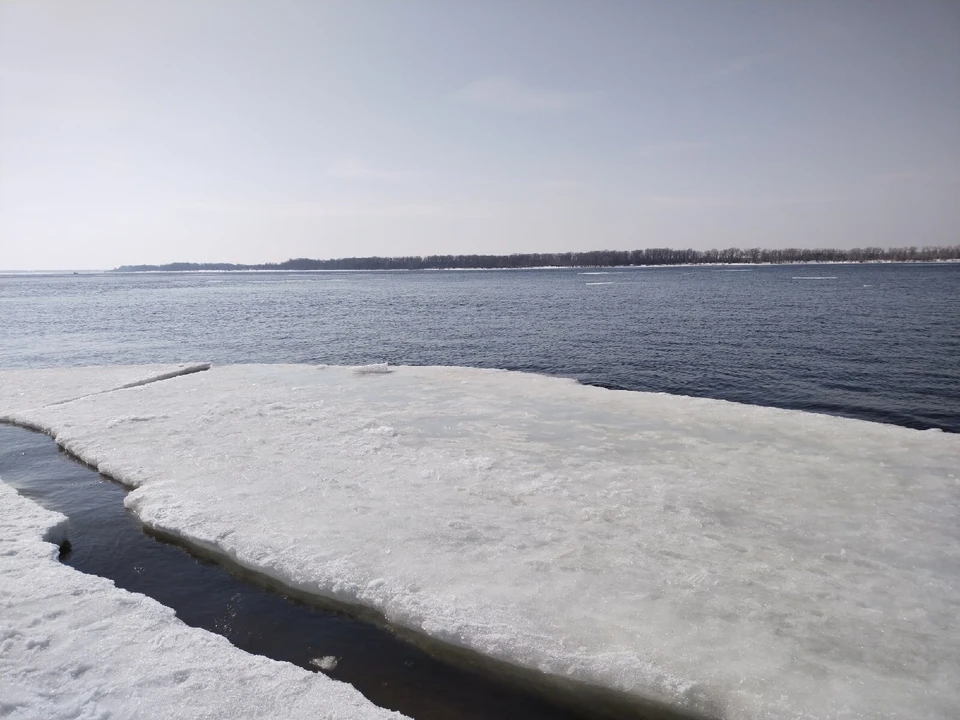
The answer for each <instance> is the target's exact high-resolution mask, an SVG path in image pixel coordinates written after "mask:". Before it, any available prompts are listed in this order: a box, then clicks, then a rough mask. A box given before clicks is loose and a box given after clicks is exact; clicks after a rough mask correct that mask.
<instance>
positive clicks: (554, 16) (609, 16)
mask: <svg viewBox="0 0 960 720" xmlns="http://www.w3.org/2000/svg"><path fill="white" fill-rule="evenodd" d="M958 29H960V2H941V1H939V0H920V1H918V2H911V3H902V2H896V1H890V0H850V1H848V2H843V3H836V2H825V1H812V2H800V1H799V0H798V1H796V2H781V3H761V2H733V1H732V0H731V1H713V0H710V1H694V0H679V1H677V2H669V3H668V2H634V3H629V4H627V3H623V4H613V3H610V4H588V3H581V2H533V1H531V2H524V3H507V2H490V3H483V4H480V3H476V4H448V3H442V2H418V3H408V4H400V3H387V2H349V3H348V2H336V1H334V2H326V3H322V4H320V3H308V2H278V3H271V4H269V5H267V4H259V3H253V2H227V1H226V0H212V1H211V2H207V3H203V4H197V3H192V2H186V1H182V0H178V1H173V2H165V3H146V2H117V1H90V2H87V1H84V2H76V3H68V2H50V1H49V0H37V1H33V0H30V1H27V0H0V269H2V270H44V269H54V268H56V269H60V270H86V269H109V268H113V267H117V266H119V265H133V264H162V263H169V262H177V261H183V262H198V263H202V262H232V263H248V264H253V263H266V262H282V261H284V260H287V259H288V258H293V257H310V258H331V257H346V256H369V255H381V256H397V255H429V254H461V253H463V254H509V253H520V252H566V251H588V250H598V249H603V248H609V249H617V250H631V249H638V248H650V247H672V248H693V249H697V250H704V249H710V248H725V247H731V246H738V247H764V248H785V247H800V248H804V247H836V248H852V247H863V246H880V247H884V248H886V247H901V246H910V245H956V244H957V243H958V242H960V211H958V210H957V198H958V197H960V32H958Z"/></svg>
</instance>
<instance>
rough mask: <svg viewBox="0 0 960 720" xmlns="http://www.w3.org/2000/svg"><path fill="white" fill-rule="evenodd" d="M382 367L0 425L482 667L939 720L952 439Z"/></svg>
mask: <svg viewBox="0 0 960 720" xmlns="http://www.w3.org/2000/svg"><path fill="white" fill-rule="evenodd" d="M391 370H392V372H390V373H386V374H381V373H374V374H357V373H355V372H354V370H353V369H351V368H337V367H323V368H317V367H310V366H280V365H270V366H231V367H215V368H213V369H211V370H209V371H207V372H202V373H197V374H193V375H187V376H184V377H177V378H175V379H173V380H167V381H163V382H156V383H152V384H148V385H143V386H141V387H135V388H131V389H126V390H121V391H116V392H109V393H103V394H88V396H87V397H83V398H81V399H78V400H75V401H73V402H69V403H64V404H59V405H48V406H46V407H38V406H40V405H41V404H42V403H43V402H44V400H43V399H40V400H38V401H37V402H31V401H30V399H29V398H25V397H24V395H22V394H21V395H19V396H18V398H19V399H18V401H17V402H18V405H17V406H16V408H14V409H13V411H10V410H8V408H7V407H6V406H4V405H2V404H0V415H2V414H8V415H13V416H14V417H15V418H16V419H17V420H18V421H20V422H24V423H29V424H31V425H34V426H38V427H42V428H44V429H46V430H47V431H48V432H50V433H51V434H53V435H55V436H56V439H57V442H58V443H60V444H61V445H63V446H64V447H66V448H67V449H69V450H70V451H71V452H73V453H75V454H76V455H78V456H80V457H81V458H82V459H84V460H86V461H87V462H90V463H92V464H94V465H97V466H98V467H99V468H100V470H102V471H103V472H106V473H108V474H110V475H112V476H113V477H116V478H118V479H120V480H122V481H123V482H126V483H128V484H130V485H132V486H135V487H136V488H137V489H136V490H134V491H133V492H131V493H130V494H129V495H128V496H127V500H126V502H127V504H128V506H129V507H131V508H132V509H133V510H134V511H135V512H137V513H138V514H139V515H140V517H141V519H142V520H143V521H144V522H145V523H146V524H148V525H150V526H152V527H154V528H156V529H158V530H162V531H164V532H166V533H170V534H173V535H176V536H180V537H182V538H183V539H185V540H186V541H188V542H190V543H193V544H195V545H198V546H202V547H204V548H207V549H208V550H211V551H213V552H217V553H221V554H224V555H226V556H229V557H230V558H232V559H234V560H235V561H237V562H239V563H240V564H242V565H244V566H246V567H248V568H251V569H254V570H257V571H259V572H262V573H265V574H268V575H270V576H272V577H274V578H277V579H280V580H281V581H283V582H285V583H286V584H288V585H290V586H292V587H295V588H297V589H300V590H306V591H308V592H314V593H317V594H322V595H326V596H330V597H334V598H337V599H340V600H344V601H347V602H353V603H358V604H361V605H364V606H366V607H370V608H375V609H377V610H379V611H380V612H382V613H383V614H384V615H385V616H386V617H387V618H388V619H389V620H390V621H392V622H395V623H398V624H401V625H404V626H406V627H409V628H412V629H414V630H417V631H420V632H423V633H426V634H428V635H430V636H433V637H434V638H438V639H441V640H444V641H446V642H449V643H453V644H457V645H460V646H463V647H467V648H471V649H473V650H476V651H478V652H481V653H483V654H486V655H489V656H491V657H494V658H498V659H500V660H505V661H507V662H510V663H514V664H516V665H520V666H524V667H527V668H532V669H537V670H541V671H543V672H547V673H552V674H556V675H559V676H567V677H572V678H576V679H580V680H585V681H588V682H591V683H595V684H599V685H605V686H609V687H612V688H616V689H618V690H622V691H625V692H629V693H634V694H637V695H640V696H643V697H649V698H654V699H662V700H667V701H668V702H670V703H672V704H674V705H676V706H679V707H684V708H688V709H694V710H700V711H704V712H706V713H708V714H712V715H718V716H725V717H729V718H756V719H761V718H762V719H766V718H825V717H831V718H864V719H866V718H953V717H955V716H956V709H957V707H960V625H958V623H957V622H956V618H957V617H960V523H958V522H957V519H958V518H960V477H958V476H960V469H958V468H960V437H958V436H955V435H949V434H945V433H941V432H930V431H928V432H920V431H915V430H909V429H905V428H900V427H894V426H889V425H881V424H877V423H869V422H863V421H858V420H850V419H845V418H835V417H828V416H822V415H814V414H808V413H802V412H795V411H787V410H778V409H772V408H760V407H751V406H745V405H738V404H734V403H728V402H723V401H716V400H706V399H696V398H685V397H675V396H668V395H658V394H646V393H633V392H623V391H610V390H604V389H601V388H595V387H586V386H581V385H578V384H576V383H575V382H573V381H568V380H562V379H558V378H548V377H542V376H535V375H528V374H521V373H511V372H504V371H492V370H474V369H465V368H411V367H396V368H391ZM71 372H74V371H69V370H63V371H59V370H51V371H49V374H50V381H51V383H59V384H60V385H62V386H67V385H69V373H71ZM10 377H11V375H10V374H4V373H0V388H3V387H4V386H5V385H6V384H7V383H8V382H10V380H9V378H10ZM5 393H6V390H0V398H5V397H7V395H6V394H5ZM27 394H29V393H27ZM81 394H83V393H80V392H77V393H74V396H75V395H81ZM17 408H20V409H17ZM23 408H28V409H23ZM48 552H49V551H48ZM63 571H64V572H66V571H67V570H66V569H64V570H63ZM5 587H6V586H5ZM141 602H142V603H146V602H147V601H145V600H144V601H141ZM5 612H6V610H5ZM139 632H141V633H142V631H139Z"/></svg>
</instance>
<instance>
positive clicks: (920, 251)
mask: <svg viewBox="0 0 960 720" xmlns="http://www.w3.org/2000/svg"><path fill="white" fill-rule="evenodd" d="M943 260H960V245H952V246H927V247H903V248H887V249H884V248H879V247H867V248H854V249H853V250H834V249H829V248H818V249H805V248H786V249H783V250H764V249H761V248H750V249H746V250H741V249H740V248H727V249H726V250H673V249H671V248H647V249H646V250H591V251H589V252H567V253H515V254H513V255H426V256H421V255H406V256H402V257H349V258H338V259H334V260H311V259H310V258H293V259H291V260H287V261H285V262H281V263H263V264H260V265H238V264H235V263H185V262H176V263H168V264H166V265H122V266H120V267H118V268H116V269H115V270H114V272H150V271H163V272H179V271H189V270H198V271H199V270H445V269H456V268H467V269H497V268H500V269H507V268H532V267H615V266H627V265H706V264H740V263H746V264H761V263H771V264H775V265H779V264H783V263H805V262H808V263H817V262H935V261H943Z"/></svg>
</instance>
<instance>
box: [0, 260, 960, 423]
mask: <svg viewBox="0 0 960 720" xmlns="http://www.w3.org/2000/svg"><path fill="white" fill-rule="evenodd" d="M0 338H2V341H0V368H12V367H48V366H69V365H91V364H116V363H146V362H150V363H156V362H185V361H211V362H214V363H245V362H266V363H276V362H284V363H286V362H295V363H301V362H302V363H331V364H364V363H371V362H390V363H392V364H413V365H468V366H475V367H498V368H506V369H513V370H526V371H532V372H541V373H548V374H554V375H563V376H568V377H574V378H577V379H578V380H580V381H581V382H585V383H592V384H597V385H602V386H605V387H612V388H621V389H628V390H647V391H656V392H668V393H675V394H683V395H695V396H702V397H712V398H721V399H726V400H734V401H737V402H744V403H750V404H756V405H771V406H776V407H784V408H795V409H801V410H809V411H814V412H825V413H832V414H837V415H845V416H849V417H855V418H861V419H865V420H875V421H879V422H888V423H895V424H899V425H905V426H907V427H913V428H924V429H925V428H940V429H943V430H947V431H951V432H960V264H939V265H931V264H887V265H792V266H759V267H668V268H633V269H611V270H522V271H424V272H397V273H390V272H357V273H149V274H116V273H102V274H81V275H6V276H0Z"/></svg>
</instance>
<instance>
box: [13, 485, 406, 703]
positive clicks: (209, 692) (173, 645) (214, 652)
mask: <svg viewBox="0 0 960 720" xmlns="http://www.w3.org/2000/svg"><path fill="white" fill-rule="evenodd" d="M65 520H66V518H64V517H63V516H62V515H60V514H59V513H52V512H49V511H47V510H44V509H42V508H41V507H39V506H38V505H36V504H35V503H34V502H32V501H30V500H28V499H27V498H24V497H21V496H19V495H18V494H17V493H16V491H15V490H14V489H13V488H12V487H10V486H8V485H5V484H4V483H2V482H0V716H2V717H4V718H10V719H11V720H26V719H28V718H29V719H30V720H49V719H50V718H90V719H91V720H93V719H94V718H96V719H99V718H129V719H133V718H143V719H144V720H151V719H152V718H161V717H162V718H178V719H181V718H182V719H189V718H196V719H197V720H200V719H201V718H202V719H203V720H218V719H221V718H222V719H223V720H235V719H236V718H249V719H250V720H261V719H262V718H276V719H277V720H286V719H287V718H302V719H303V720H315V719H316V718H362V719H364V720H387V719H388V718H395V719H399V718H401V717H402V716H401V715H399V714H398V713H393V712H389V711H387V710H383V709H381V708H378V707H376V706H374V705H373V704H372V703H370V702H369V701H368V700H366V699H365V698H364V697H363V696H362V695H361V694H360V693H359V692H358V691H357V690H355V689H354V688H352V687H351V686H350V685H347V684H345V683H341V682H337V681H335V680H332V679H330V678H328V677H326V676H324V675H322V674H319V673H311V672H309V671H306V670H303V669H301V668H298V667H296V666H294V665H290V664H288V663H282V662H276V661H274V660H269V659H267V658H264V657H260V656H257V655H249V654H247V653H245V652H243V651H242V650H238V649H237V648H235V647H234V646H233V645H231V644H230V643H229V642H228V641H227V640H226V639H225V638H223V637H221V636H219V635H214V634H212V633H209V632H206V631H204V630H200V629H197V628H192V627H188V626H186V625H184V624H183V623H181V622H180V621H179V620H178V619H177V618H176V616H175V615H174V612H173V610H170V609H169V608H166V607H164V606H163V605H160V604H159V603H157V602H155V601H154V600H151V599H150V598H148V597H145V596H143V595H139V594H136V593H130V592H127V591H125V590H120V589H118V588H117V587H116V586H115V585H114V584H113V583H112V582H111V581H110V580H106V579H104V578H100V577H95V576H92V575H85V574H83V573H81V572H78V571H76V570H74V569H73V568H70V567H68V566H66V565H63V564H61V563H60V562H58V560H57V552H58V549H57V545H56V544H54V543H56V542H59V541H60V540H61V539H62V537H63V533H64V529H65ZM321 667H323V666H321Z"/></svg>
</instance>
